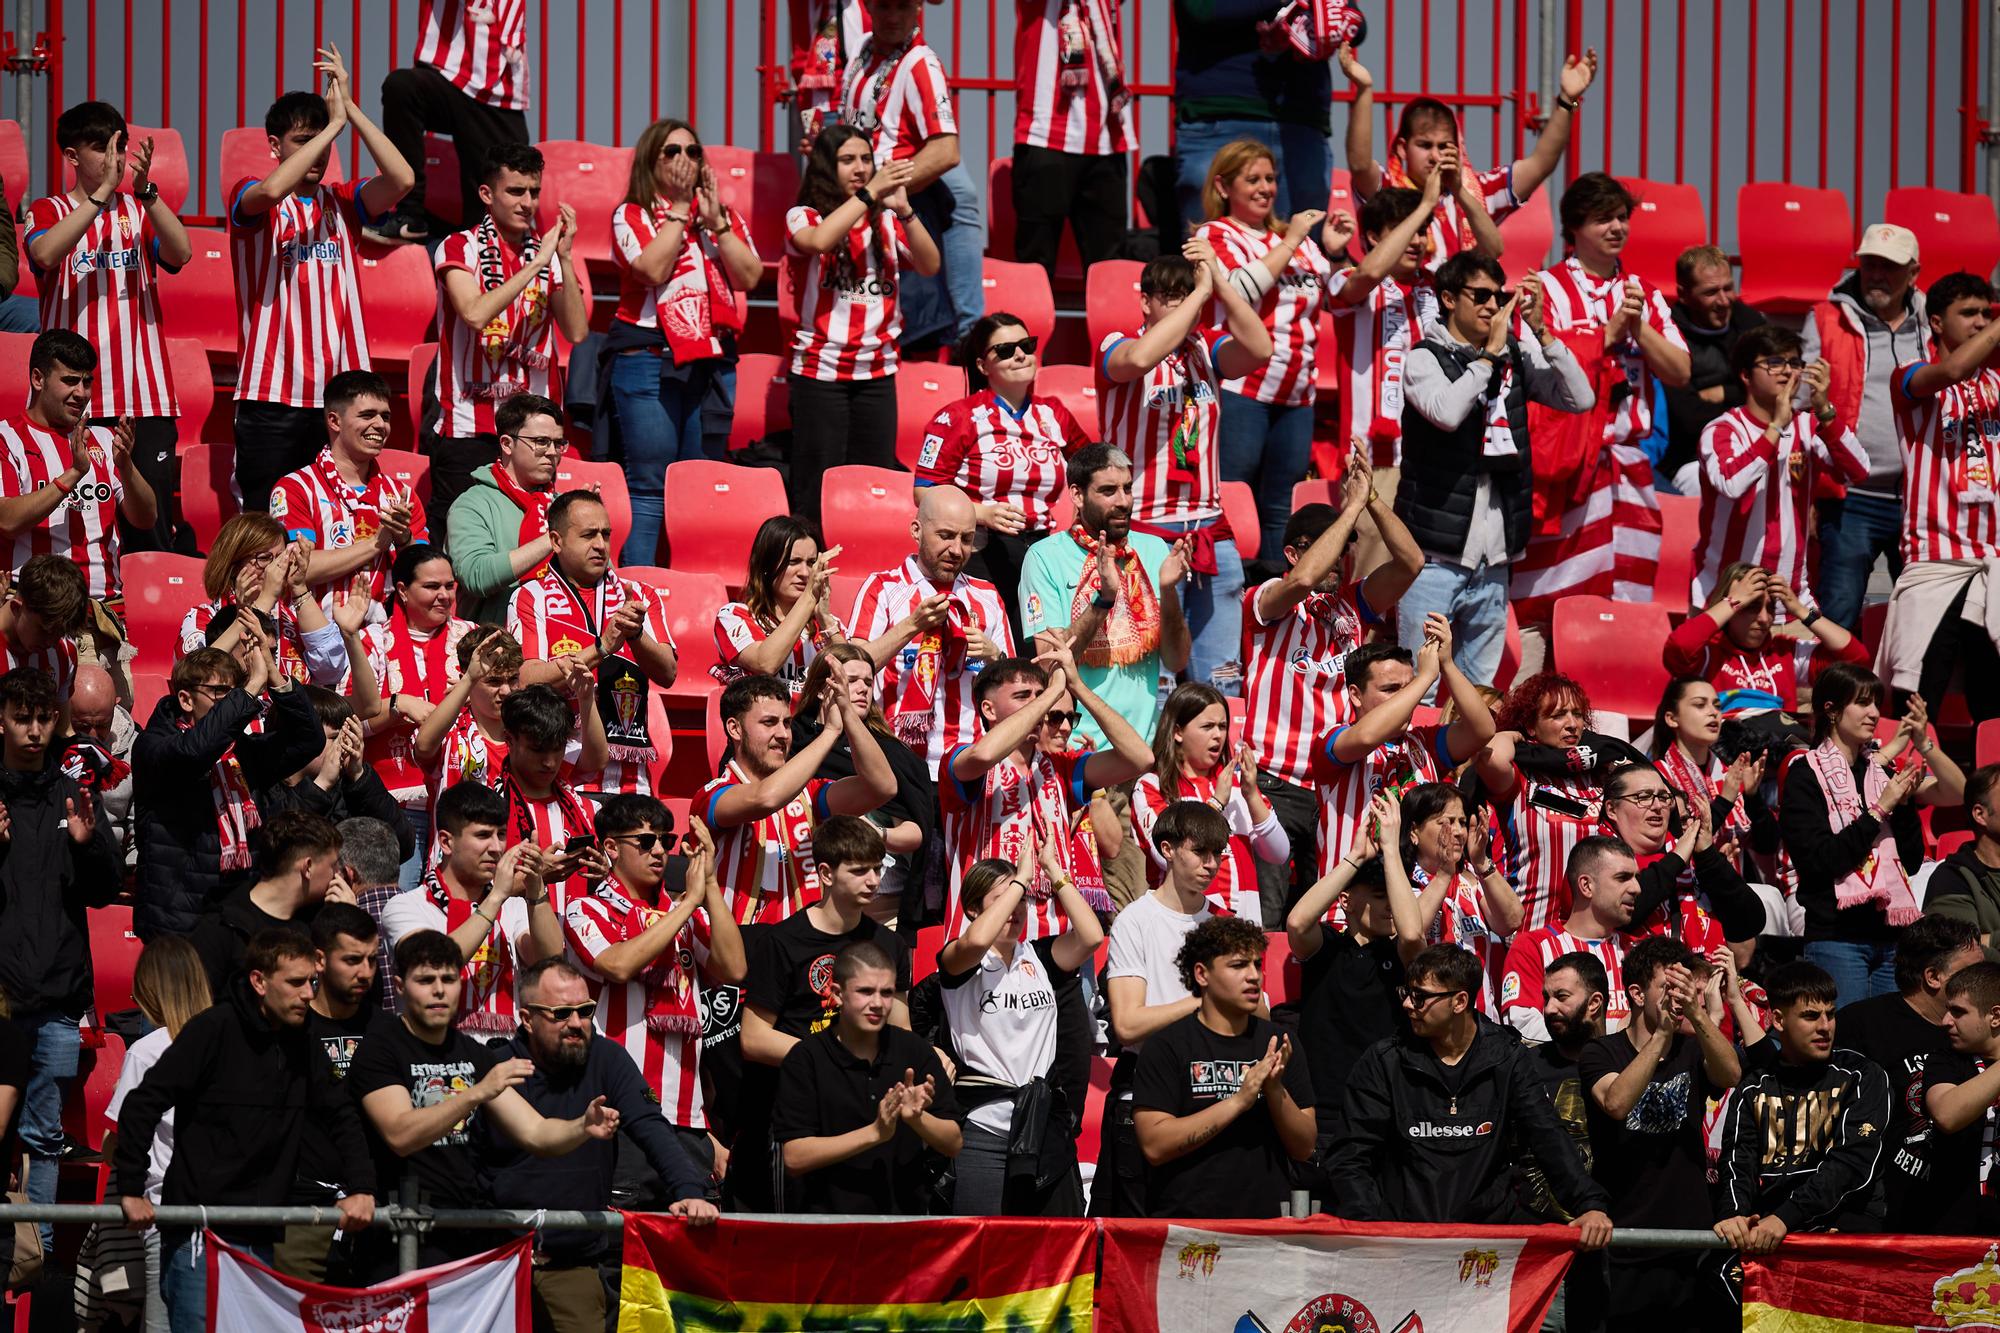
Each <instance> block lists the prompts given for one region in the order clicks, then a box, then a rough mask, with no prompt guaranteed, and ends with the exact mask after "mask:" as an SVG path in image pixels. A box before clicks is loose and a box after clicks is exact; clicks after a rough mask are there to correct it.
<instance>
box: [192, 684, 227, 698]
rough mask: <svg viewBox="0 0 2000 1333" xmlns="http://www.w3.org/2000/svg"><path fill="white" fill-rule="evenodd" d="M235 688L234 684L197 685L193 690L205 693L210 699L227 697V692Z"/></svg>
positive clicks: (197, 692)
mask: <svg viewBox="0 0 2000 1333" xmlns="http://www.w3.org/2000/svg"><path fill="white" fill-rule="evenodd" d="M235 688H236V687H235V686H234V685H197V686H195V687H194V692H195V693H196V694H205V695H207V696H208V697H209V698H211V699H226V698H228V697H229V692H230V691H231V690H233V689H235Z"/></svg>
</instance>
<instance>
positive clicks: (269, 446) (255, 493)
mask: <svg viewBox="0 0 2000 1333" xmlns="http://www.w3.org/2000/svg"><path fill="white" fill-rule="evenodd" d="M326 441H327V434H326V413H324V412H322V411H320V410H319V409H318V408H316V407H292V406H290V405H289V404H286V403H259V402H254V401H242V400H239V401H238V402H237V404H236V489H237V490H239V491H241V492H242V493H243V509H244V512H245V513H248V512H251V511H253V510H254V511H255V512H257V513H260V514H261V513H264V512H266V511H267V510H269V509H270V507H271V488H272V487H273V486H276V485H277V484H278V480H279V478H281V477H283V476H284V475H285V474H286V473H287V472H296V471H298V470H299V469H300V468H302V467H304V466H305V465H306V464H308V463H310V462H312V461H313V459H315V458H317V457H319V451H320V450H322V449H324V448H326Z"/></svg>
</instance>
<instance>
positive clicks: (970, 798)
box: [938, 746, 1090, 940]
mask: <svg viewBox="0 0 2000 1333" xmlns="http://www.w3.org/2000/svg"><path fill="white" fill-rule="evenodd" d="M963 748H964V747H963V746H960V747H958V748H957V749H954V750H953V751H952V752H951V754H952V755H953V756H955V755H956V754H957V753H958V749H963ZM949 758H950V757H949V756H948V757H947V762H949ZM1089 758H1090V752H1089V751H1087V750H1074V751H1071V752H1069V753H1067V754H1049V753H1047V752H1046V751H1043V750H1039V749H1038V750H1036V751H1035V757H1034V758H1033V759H1032V760H1030V761H1029V764H1028V767H1027V768H1026V769H1023V768H1021V766H1020V765H1019V764H1018V763H1016V762H1015V759H1014V756H1013V755H1008V756H1007V757H1006V758H1004V759H1002V760H1001V761H1000V762H999V763H997V764H995V765H993V767H991V768H989V769H987V770H986V775H985V776H984V777H982V778H981V779H980V780H979V781H978V783H977V784H976V785H974V784H967V783H964V782H960V781H959V780H958V779H957V778H955V777H953V776H952V775H951V771H950V770H949V769H948V768H947V769H942V770H940V772H939V774H938V808H939V809H940V810H941V811H943V813H944V845H945V850H946V854H947V855H949V856H950V858H951V863H950V868H949V871H948V873H949V875H950V878H949V879H948V880H947V881H946V889H945V906H944V937H945V939H946V940H955V939H957V938H958V937H959V936H960V935H962V934H964V933H965V922H966V916H965V907H964V905H963V904H962V903H961V902H960V901H959V897H958V893H959V888H960V886H961V885H962V884H963V883H964V882H965V872H966V871H968V870H970V869H972V866H973V864H974V863H975V862H977V861H982V860H984V859H985V858H987V857H989V856H997V857H1000V858H1001V859H1003V860H1005V861H1008V862H1010V863H1011V862H1017V861H1019V860H1020V857H1021V846H1022V844H1023V843H1024V842H1025V841H1026V840H1027V837H1028V831H1029V830H1030V829H1033V830H1034V834H1035V845H1036V846H1038V847H1048V846H1051V845H1053V846H1054V847H1056V848H1057V849H1058V850H1059V854H1060V856H1061V858H1062V865H1063V871H1064V873H1065V874H1068V875H1069V876H1071V877H1072V878H1074V877H1075V875H1076V863H1075V858H1074V857H1073V855H1072V853H1071V847H1070V837H1069V828H1070V818H1071V815H1072V814H1073V813H1074V812H1075V811H1077V810H1083V809H1088V808H1089V806H1090V789H1089V788H1088V787H1087V786H1085V785H1084V773H1085V768H1084V761H1085V760H1087V759H1089ZM1034 874H1035V884H1033V885H1030V886H1029V887H1030V888H1034V887H1035V886H1036V885H1042V886H1043V887H1047V886H1046V885H1045V884H1044V881H1045V880H1046V879H1047V878H1048V875H1047V872H1046V871H1044V870H1042V869H1041V868H1040V867H1039V866H1037V867H1036V869H1035V872H1034ZM1027 908H1028V923H1027V926H1026V927H1025V928H1024V929H1023V930H1022V932H1021V938H1022V939H1024V940H1039V939H1046V938H1047V937H1048V936H1051V935H1060V934H1062V933H1063V932H1064V931H1066V930H1068V929H1069V914H1068V913H1067V912H1065V911H1064V910H1063V907H1062V904H1061V903H1060V902H1059V901H1057V899H1056V898H1055V896H1054V895H1053V894H1050V895H1049V897H1048V898H1047V899H1046V900H1045V901H1042V902H1035V901H1034V900H1033V899H1030V900H1029V901H1028V903H1027Z"/></svg>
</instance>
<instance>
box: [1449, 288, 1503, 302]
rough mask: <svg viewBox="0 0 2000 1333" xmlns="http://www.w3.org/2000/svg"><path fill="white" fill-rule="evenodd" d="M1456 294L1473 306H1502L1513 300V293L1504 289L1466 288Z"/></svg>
mask: <svg viewBox="0 0 2000 1333" xmlns="http://www.w3.org/2000/svg"><path fill="white" fill-rule="evenodd" d="M1458 294H1459V296H1460V297H1461V298H1462V299H1464V300H1467V301H1470V302H1472V304H1474V305H1492V306H1497V305H1504V304H1505V303H1506V302H1508V301H1511V300H1513V299H1514V293H1512V292H1510V291H1508V290H1507V289H1506V288H1504V287H1466V288H1463V289H1461V290H1460V291H1459V293H1458Z"/></svg>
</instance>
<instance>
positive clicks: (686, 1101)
mask: <svg viewBox="0 0 2000 1333" xmlns="http://www.w3.org/2000/svg"><path fill="white" fill-rule="evenodd" d="M671 907H672V904H671V903H667V904H664V905H661V906H654V905H649V904H647V903H645V902H642V901H641V900H640V899H638V898H637V897H636V896H634V895H633V894H632V893H631V892H630V891H629V890H627V889H626V888H625V887H624V886H623V885H621V884H619V883H618V882H617V881H616V880H611V879H608V880H606V881H605V882H604V883H603V884H601V885H599V886H598V887H597V888H596V889H594V890H592V891H591V892H589V893H579V894H576V895H575V896H573V897H572V898H571V899H570V900H569V905H568V906H567V907H565V908H564V909H563V937H564V939H565V940H567V941H568V943H569V952H570V956H571V957H573V958H574V959H575V960H576V963H577V965H578V966H579V967H581V968H583V969H584V971H585V972H586V974H587V975H588V976H589V978H590V982H591V988H590V989H591V993H592V994H593V995H595V996H596V997H597V1030H598V1032H599V1033H601V1034H603V1035H604V1036H605V1037H607V1038H609V1039H610V1040H612V1041H615V1042H617V1043H618V1044H619V1045H620V1046H622V1047H624V1048H625V1053H626V1054H627V1055H629V1056H631V1057H632V1063H633V1064H636V1065H638V1066H639V1072H640V1073H641V1074H643V1075H644V1076H645V1079H646V1086H647V1087H648V1088H650V1089H652V1090H653V1092H655V1093H656V1094H658V1096H659V1099H660V1114H662V1115H664V1116H665V1117H666V1118H667V1119H668V1120H669V1121H671V1122H672V1123H674V1124H676V1125H680V1126H682V1127H684V1128H687V1129H707V1128H708V1112H707V1111H706V1109H705V1108H704V1107H703V1105H702V1096H701V981H700V976H699V973H700V968H701V965H702V964H704V963H706V962H707V961H708V941H709V924H708V912H707V909H705V908H700V907H697V908H696V909H695V911H694V915H693V916H692V917H690V918H689V919H688V922H687V924H686V925H684V926H682V927H681V930H680V934H678V935H676V936H674V942H673V944H671V945H670V946H668V948H667V950H666V951H665V952H664V953H662V954H661V955H660V956H659V957H658V958H656V959H655V960H653V963H652V965H651V966H649V967H648V968H647V969H646V970H645V971H643V972H641V973H640V974H639V975H638V976H636V977H634V978H632V980H630V981H625V982H618V981H611V980H608V979H607V978H605V977H603V976H601V975H600V974H599V973H598V972H597V970H596V969H597V960H598V958H599V956H601V955H602V954H603V953H604V951H605V950H607V949H609V948H611V947H612V946H613V945H618V944H623V943H625V942H626V941H628V940H634V939H637V938H638V937H639V936H641V935H643V934H645V933H646V931H647V929H648V928H650V927H651V926H652V924H653V923H654V922H655V921H658V920H659V919H660V918H662V917H664V916H665V915H667V912H668V911H669V910H670V909H671Z"/></svg>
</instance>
